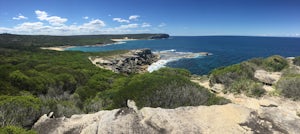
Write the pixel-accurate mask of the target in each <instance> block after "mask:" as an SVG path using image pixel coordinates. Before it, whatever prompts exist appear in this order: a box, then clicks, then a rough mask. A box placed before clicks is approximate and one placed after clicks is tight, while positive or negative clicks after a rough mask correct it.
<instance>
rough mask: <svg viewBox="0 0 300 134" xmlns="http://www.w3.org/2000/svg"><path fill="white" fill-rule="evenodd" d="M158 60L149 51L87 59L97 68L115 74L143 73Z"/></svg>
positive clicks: (134, 51) (156, 56) (140, 50)
mask: <svg viewBox="0 0 300 134" xmlns="http://www.w3.org/2000/svg"><path fill="white" fill-rule="evenodd" d="M158 59H159V57H158V55H155V54H153V53H152V52H151V50H150V49H137V50H131V51H129V52H128V53H125V54H119V55H114V56H108V57H89V60H90V61H91V62H92V63H93V64H95V65H96V66H98V67H101V68H104V69H108V70H112V71H113V72H116V73H125V74H131V73H143V72H146V71H147V67H148V66H149V65H151V64H152V63H154V62H156V61H157V60H158Z"/></svg>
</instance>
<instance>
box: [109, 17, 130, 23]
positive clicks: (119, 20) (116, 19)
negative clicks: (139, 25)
mask: <svg viewBox="0 0 300 134" xmlns="http://www.w3.org/2000/svg"><path fill="white" fill-rule="evenodd" d="M113 21H117V22H120V23H122V22H126V23H129V20H125V19H122V18H113Z"/></svg>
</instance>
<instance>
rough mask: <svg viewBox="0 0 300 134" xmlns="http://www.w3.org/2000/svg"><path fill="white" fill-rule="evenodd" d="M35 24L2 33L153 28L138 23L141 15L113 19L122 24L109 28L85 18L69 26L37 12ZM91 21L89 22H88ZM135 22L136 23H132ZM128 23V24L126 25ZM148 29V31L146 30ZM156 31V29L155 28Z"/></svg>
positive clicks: (0, 29) (120, 31) (62, 19)
mask: <svg viewBox="0 0 300 134" xmlns="http://www.w3.org/2000/svg"><path fill="white" fill-rule="evenodd" d="M34 13H35V16H36V21H35V22H30V21H28V22H23V23H20V24H17V25H15V26H13V27H1V26H0V33H12V34H31V35H86V34H123V33H140V32H149V31H151V30H150V29H149V28H151V27H152V25H151V24H150V23H147V22H143V23H138V22H139V20H138V18H140V16H139V15H131V16H129V17H128V20H127V19H122V18H112V21H116V22H119V23H121V24H120V25H119V26H114V27H108V26H107V24H106V23H105V22H104V21H103V20H101V19H92V20H89V18H90V17H88V16H84V17H82V19H83V20H85V21H87V22H83V23H81V24H79V23H75V22H74V23H72V24H68V23H67V22H68V19H67V18H65V17H60V16H54V15H50V14H48V13H47V12H46V11H42V10H35V11H34ZM12 19H13V20H26V19H27V20H28V18H27V17H25V16H23V15H22V14H19V15H18V16H17V17H13V18H12ZM88 20H89V21H88ZM131 21H134V22H135V23H131ZM124 23H127V24H124ZM109 26H110V25H109ZM145 28H147V29H145ZM153 29H154V28H153Z"/></svg>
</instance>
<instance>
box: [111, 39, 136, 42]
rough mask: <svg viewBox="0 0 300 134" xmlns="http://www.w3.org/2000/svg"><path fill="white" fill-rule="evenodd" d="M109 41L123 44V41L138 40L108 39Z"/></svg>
mask: <svg viewBox="0 0 300 134" xmlns="http://www.w3.org/2000/svg"><path fill="white" fill-rule="evenodd" d="M110 40H112V41H115V42H123V41H135V40H138V39H110Z"/></svg>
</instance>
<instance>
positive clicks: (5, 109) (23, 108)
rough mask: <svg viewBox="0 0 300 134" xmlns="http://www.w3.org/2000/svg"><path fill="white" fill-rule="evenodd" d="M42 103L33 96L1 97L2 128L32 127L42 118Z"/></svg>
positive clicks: (0, 115) (0, 120) (0, 118)
mask: <svg viewBox="0 0 300 134" xmlns="http://www.w3.org/2000/svg"><path fill="white" fill-rule="evenodd" d="M41 107H42V102H41V101H40V99H38V98H36V97H33V96H31V95H24V96H5V95H2V96H0V122H1V126H2V127H3V126H7V125H17V126H22V127H30V125H32V124H33V123H34V121H36V119H37V118H39V117H40V116H41Z"/></svg>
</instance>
